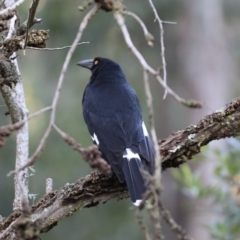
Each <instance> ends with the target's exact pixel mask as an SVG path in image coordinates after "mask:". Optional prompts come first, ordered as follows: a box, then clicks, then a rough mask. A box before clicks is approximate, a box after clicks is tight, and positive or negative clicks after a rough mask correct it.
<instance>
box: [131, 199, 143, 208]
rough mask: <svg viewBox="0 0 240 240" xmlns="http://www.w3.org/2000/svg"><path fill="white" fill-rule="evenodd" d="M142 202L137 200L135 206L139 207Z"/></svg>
mask: <svg viewBox="0 0 240 240" xmlns="http://www.w3.org/2000/svg"><path fill="white" fill-rule="evenodd" d="M141 202H142V200H136V202H134V203H133V204H134V205H135V206H136V207H139V206H140V204H141Z"/></svg>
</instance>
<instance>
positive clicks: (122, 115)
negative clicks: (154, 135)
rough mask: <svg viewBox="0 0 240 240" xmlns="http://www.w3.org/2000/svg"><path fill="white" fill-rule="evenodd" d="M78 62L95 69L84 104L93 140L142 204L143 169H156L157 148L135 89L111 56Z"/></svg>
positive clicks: (143, 190)
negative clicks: (150, 135)
mask: <svg viewBox="0 0 240 240" xmlns="http://www.w3.org/2000/svg"><path fill="white" fill-rule="evenodd" d="M77 65H79V66H81V67H84V68H88V69H90V70H91V72H92V76H91V78H90V81H89V83H88V85H87V87H86V89H85V92H84V95H83V99H82V106H83V116H84V120H85V122H86V124H87V126H88V130H89V132H90V134H91V137H92V140H93V142H94V143H95V144H97V145H98V146H99V148H100V150H101V152H102V154H103V157H104V158H105V159H106V160H107V161H108V163H109V164H110V165H111V167H112V169H113V171H114V173H115V174H116V175H117V177H118V179H119V181H120V182H121V183H122V182H124V181H126V183H127V187H128V191H129V194H130V198H131V200H132V202H133V203H134V204H135V205H139V204H140V202H141V199H142V195H143V193H144V192H145V191H146V180H145V177H144V174H143V171H142V170H145V171H148V172H149V173H150V174H153V173H154V157H155V153H154V148H153V144H152V141H151V139H150V137H149V135H148V132H147V129H146V127H145V124H144V122H143V119H142V114H141V107H140V105H139V101H138V98H137V95H136V92H135V90H134V89H133V88H132V86H130V85H129V84H128V82H127V80H126V77H125V74H124V73H123V71H122V69H121V67H120V66H119V65H118V64H117V63H115V62H114V61H112V60H110V59H107V58H100V57H97V58H95V59H90V60H84V61H81V62H79V63H78V64H77Z"/></svg>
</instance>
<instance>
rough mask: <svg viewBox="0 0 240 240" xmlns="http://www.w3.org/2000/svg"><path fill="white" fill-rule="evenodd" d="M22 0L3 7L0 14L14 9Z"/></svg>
mask: <svg viewBox="0 0 240 240" xmlns="http://www.w3.org/2000/svg"><path fill="white" fill-rule="evenodd" d="M24 1H25V0H19V1H17V2H16V3H14V4H12V5H11V6H9V7H7V8H5V9H3V10H2V11H0V15H2V14H5V13H7V12H8V11H11V10H13V9H15V8H16V7H18V6H20V5H21V4H22V3H23V2H24ZM5 2H6V1H5Z"/></svg>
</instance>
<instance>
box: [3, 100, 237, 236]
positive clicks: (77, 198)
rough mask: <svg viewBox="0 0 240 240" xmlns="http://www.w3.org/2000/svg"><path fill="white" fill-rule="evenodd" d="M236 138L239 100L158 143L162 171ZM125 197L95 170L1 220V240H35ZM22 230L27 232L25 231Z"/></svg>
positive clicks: (112, 180)
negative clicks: (212, 144)
mask: <svg viewBox="0 0 240 240" xmlns="http://www.w3.org/2000/svg"><path fill="white" fill-rule="evenodd" d="M238 135H240V98H238V99H236V100H233V101H232V102H230V103H229V104H228V105H227V106H226V107H225V108H223V109H221V110H218V111H215V112H214V113H212V114H210V115H207V116H206V117H205V118H204V119H202V120H200V121H199V123H198V124H197V125H195V126H189V127H187V128H186V129H185V130H183V131H178V132H174V133H172V135H170V136H169V137H168V138H167V139H164V140H162V141H159V147H160V153H161V157H162V168H163V170H165V169H167V168H170V167H179V166H180V165H181V164H183V163H185V162H186V161H188V160H190V159H191V158H192V157H193V156H194V155H196V154H197V153H199V152H200V148H201V146H204V145H206V144H208V143H209V142H210V141H213V140H216V139H220V138H226V137H232V136H238ZM127 197H128V192H127V189H126V186H125V184H120V183H119V182H118V180H117V179H116V177H112V178H109V177H106V176H104V175H103V174H102V173H101V172H99V171H96V172H93V173H91V174H90V175H88V176H86V177H85V178H81V179H79V180H78V181H77V182H75V183H72V184H67V185H66V186H64V187H62V188H60V189H59V190H55V191H52V192H50V193H48V194H46V195H45V196H43V198H42V199H40V200H39V201H38V203H36V204H35V205H33V206H32V207H31V209H30V210H29V215H28V216H27V217H26V216H24V217H23V216H21V212H20V211H19V210H17V211H15V212H13V213H12V214H11V215H10V216H8V217H7V218H5V219H2V220H0V239H21V238H20V237H19V236H21V237H22V236H24V237H25V238H26V239H37V236H38V234H39V233H41V232H47V231H49V230H50V229H51V228H52V227H54V226H55V225H57V223H58V221H59V220H61V219H63V218H65V217H68V216H70V215H72V214H73V213H74V212H75V211H78V210H81V209H82V208H89V207H95V206H96V205H98V204H99V203H106V202H107V201H108V200H110V199H113V198H117V199H123V198H127ZM29 224H30V225H31V229H32V231H30V232H29V228H28V227H26V226H29ZM24 229H28V231H26V232H24ZM20 233H21V234H20ZM19 234H20V235H19ZM24 234H25V235H24ZM22 238H23V237H22Z"/></svg>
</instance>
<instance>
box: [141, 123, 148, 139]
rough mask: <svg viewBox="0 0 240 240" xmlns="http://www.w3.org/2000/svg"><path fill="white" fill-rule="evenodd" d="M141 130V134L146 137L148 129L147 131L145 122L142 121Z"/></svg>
mask: <svg viewBox="0 0 240 240" xmlns="http://www.w3.org/2000/svg"><path fill="white" fill-rule="evenodd" d="M142 130H143V134H144V136H145V137H148V131H147V128H146V126H145V123H144V122H142Z"/></svg>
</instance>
